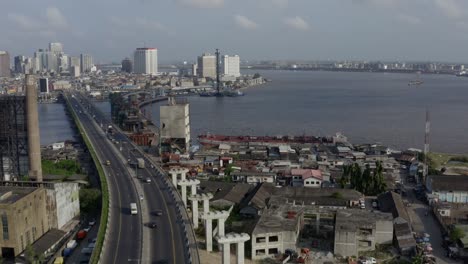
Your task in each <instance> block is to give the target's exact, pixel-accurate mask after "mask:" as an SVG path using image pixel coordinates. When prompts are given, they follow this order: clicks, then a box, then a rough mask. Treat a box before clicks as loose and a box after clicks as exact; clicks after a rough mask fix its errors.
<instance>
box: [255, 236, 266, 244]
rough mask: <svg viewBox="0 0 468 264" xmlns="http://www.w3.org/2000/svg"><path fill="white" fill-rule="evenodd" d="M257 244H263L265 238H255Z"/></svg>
mask: <svg viewBox="0 0 468 264" xmlns="http://www.w3.org/2000/svg"><path fill="white" fill-rule="evenodd" d="M256 241H257V243H265V242H266V238H265V237H257V240H256Z"/></svg>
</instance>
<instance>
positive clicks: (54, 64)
mask: <svg viewBox="0 0 468 264" xmlns="http://www.w3.org/2000/svg"><path fill="white" fill-rule="evenodd" d="M45 59H46V61H45V65H46V69H47V71H49V72H58V70H59V67H58V66H59V63H58V55H57V53H55V52H52V51H46V52H45Z"/></svg>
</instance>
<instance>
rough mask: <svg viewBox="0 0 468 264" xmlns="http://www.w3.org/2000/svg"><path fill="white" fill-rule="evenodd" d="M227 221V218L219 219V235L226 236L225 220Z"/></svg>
mask: <svg viewBox="0 0 468 264" xmlns="http://www.w3.org/2000/svg"><path fill="white" fill-rule="evenodd" d="M225 221H226V219H225V218H219V219H218V236H224V230H225V228H224V222H225Z"/></svg>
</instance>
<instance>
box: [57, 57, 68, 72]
mask: <svg viewBox="0 0 468 264" xmlns="http://www.w3.org/2000/svg"><path fill="white" fill-rule="evenodd" d="M58 68H59V72H64V71H68V70H69V67H68V55H66V54H65V53H60V55H59V58H58Z"/></svg>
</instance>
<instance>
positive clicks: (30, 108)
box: [25, 74, 42, 182]
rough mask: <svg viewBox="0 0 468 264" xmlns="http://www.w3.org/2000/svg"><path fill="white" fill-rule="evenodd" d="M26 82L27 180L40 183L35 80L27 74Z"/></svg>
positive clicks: (40, 167)
mask: <svg viewBox="0 0 468 264" xmlns="http://www.w3.org/2000/svg"><path fill="white" fill-rule="evenodd" d="M25 82H26V120H27V126H28V151H29V178H30V179H32V180H36V181H38V182H42V165H41V145H40V144H41V143H40V139H41V137H40V134H39V116H38V113H37V89H36V86H37V79H36V78H35V76H34V75H30V74H27V75H26V78H25Z"/></svg>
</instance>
